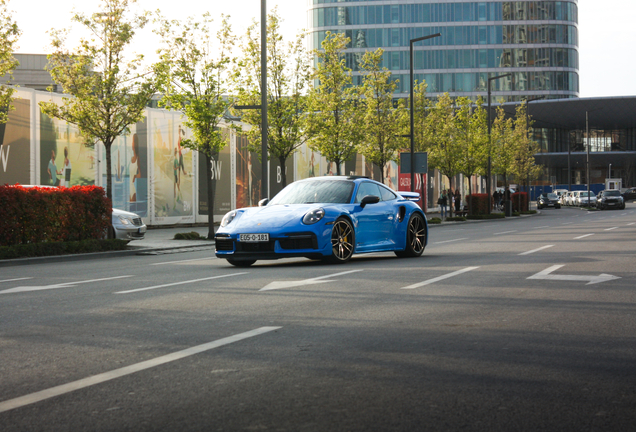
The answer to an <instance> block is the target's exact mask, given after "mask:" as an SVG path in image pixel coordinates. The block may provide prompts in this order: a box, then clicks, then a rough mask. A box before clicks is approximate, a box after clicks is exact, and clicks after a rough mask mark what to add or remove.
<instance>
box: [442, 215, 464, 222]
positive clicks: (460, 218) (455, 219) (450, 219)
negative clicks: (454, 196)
mask: <svg viewBox="0 0 636 432" xmlns="http://www.w3.org/2000/svg"><path fill="white" fill-rule="evenodd" d="M446 221H447V222H465V221H466V218H465V217H464V216H452V217H447V218H446Z"/></svg>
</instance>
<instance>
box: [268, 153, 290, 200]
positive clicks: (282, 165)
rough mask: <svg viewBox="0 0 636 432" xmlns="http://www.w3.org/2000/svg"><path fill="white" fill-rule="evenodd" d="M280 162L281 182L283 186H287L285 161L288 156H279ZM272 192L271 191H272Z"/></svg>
mask: <svg viewBox="0 0 636 432" xmlns="http://www.w3.org/2000/svg"><path fill="white" fill-rule="evenodd" d="M278 162H279V163H280V182H281V185H282V186H283V187H285V186H287V170H286V169H285V162H287V158H282V157H280V158H278ZM270 192H271V191H270Z"/></svg>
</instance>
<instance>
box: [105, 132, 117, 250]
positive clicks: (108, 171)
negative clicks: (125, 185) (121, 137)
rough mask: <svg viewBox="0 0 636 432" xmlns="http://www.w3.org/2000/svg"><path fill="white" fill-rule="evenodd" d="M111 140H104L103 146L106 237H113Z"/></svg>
mask: <svg viewBox="0 0 636 432" xmlns="http://www.w3.org/2000/svg"><path fill="white" fill-rule="evenodd" d="M111 145H112V142H105V143H104V148H105V149H106V197H107V198H108V200H109V201H110V211H109V212H108V225H109V227H110V229H109V230H108V234H107V238H109V239H113V238H115V230H114V229H113V228H112V224H113V189H112V188H113V179H112V173H113V167H112V163H111V161H110V149H111Z"/></svg>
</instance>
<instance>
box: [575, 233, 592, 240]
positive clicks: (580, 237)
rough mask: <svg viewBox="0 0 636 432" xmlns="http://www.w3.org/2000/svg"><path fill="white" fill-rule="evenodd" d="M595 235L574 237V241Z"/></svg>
mask: <svg viewBox="0 0 636 432" xmlns="http://www.w3.org/2000/svg"><path fill="white" fill-rule="evenodd" d="M593 235H594V234H585V235H582V236H578V237H574V240H579V239H582V238H585V237H589V236H593Z"/></svg>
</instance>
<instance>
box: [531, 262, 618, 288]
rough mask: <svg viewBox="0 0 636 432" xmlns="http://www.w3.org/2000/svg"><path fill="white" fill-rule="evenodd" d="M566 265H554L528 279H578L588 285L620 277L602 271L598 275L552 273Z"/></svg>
mask: <svg viewBox="0 0 636 432" xmlns="http://www.w3.org/2000/svg"><path fill="white" fill-rule="evenodd" d="M563 266H565V264H558V265H554V266H552V267H548V268H547V269H545V270H543V271H540V272H539V273H536V274H534V275H532V276H530V277H529V278H528V279H548V280H558V281H577V282H587V284H586V285H592V284H597V283H601V282H607V281H611V280H615V279H620V277H619V276H614V275H610V274H606V273H601V274H600V275H598V276H585V275H552V274H550V273H552V272H553V271H556V270H558V269H560V268H561V267H563Z"/></svg>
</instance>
